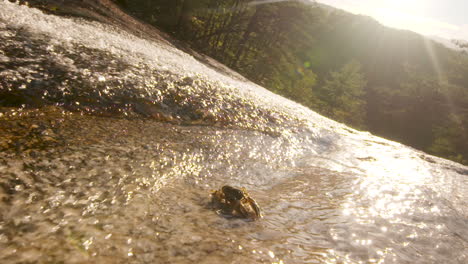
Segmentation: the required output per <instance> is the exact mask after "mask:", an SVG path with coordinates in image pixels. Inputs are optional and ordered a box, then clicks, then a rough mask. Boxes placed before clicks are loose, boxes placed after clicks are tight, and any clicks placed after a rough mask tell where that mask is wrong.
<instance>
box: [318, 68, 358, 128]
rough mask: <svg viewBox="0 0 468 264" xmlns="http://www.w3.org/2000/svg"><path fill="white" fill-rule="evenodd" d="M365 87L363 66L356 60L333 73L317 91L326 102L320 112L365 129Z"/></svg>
mask: <svg viewBox="0 0 468 264" xmlns="http://www.w3.org/2000/svg"><path fill="white" fill-rule="evenodd" d="M365 86H366V80H365V78H364V75H363V73H362V72H361V64H360V63H359V62H357V61H354V60H353V61H350V62H348V63H346V64H345V65H343V66H342V67H341V69H339V70H338V71H335V72H331V73H330V77H329V78H328V79H327V80H326V81H325V84H324V85H323V86H322V87H321V88H319V89H317V90H316V91H317V92H316V93H317V96H318V97H319V99H320V100H321V101H323V102H325V105H324V106H323V107H322V109H319V111H320V112H323V113H324V114H325V115H327V116H328V117H330V118H333V119H335V120H337V121H339V122H344V123H347V124H349V125H352V126H355V127H358V128H363V127H364V126H365V125H364V124H365V122H364V121H365V120H364V118H365V113H366V112H365V108H366V102H365V101H364V99H363V97H364V93H365V92H364V87H365Z"/></svg>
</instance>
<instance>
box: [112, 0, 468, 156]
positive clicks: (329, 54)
mask: <svg viewBox="0 0 468 264" xmlns="http://www.w3.org/2000/svg"><path fill="white" fill-rule="evenodd" d="M119 2H120V4H122V5H125V8H126V9H127V10H128V11H129V12H131V13H132V14H134V15H136V16H137V17H139V18H141V19H143V20H145V21H147V22H149V23H151V24H153V25H156V26H157V27H159V28H161V29H163V30H165V31H166V32H169V33H170V34H172V35H173V36H175V37H176V38H178V39H180V40H183V41H185V42H186V43H188V45H190V46H191V47H192V48H194V49H195V50H198V51H200V52H203V53H205V54H208V55H210V56H212V57H214V58H216V59H217V60H219V61H220V62H222V63H224V64H226V65H228V66H230V67H231V68H233V69H234V70H236V71H238V72H240V73H241V74H243V75H244V76H246V77H247V78H249V79H251V80H252V81H254V82H256V83H258V84H261V85H263V86H265V87H266V88H268V89H270V90H272V91H274V92H276V93H279V94H281V95H283V96H285V97H288V98H290V99H292V100H295V101H297V102H299V103H301V104H303V105H305V106H308V107H310V108H312V109H314V110H316V111H318V112H319V113H321V114H323V115H325V116H328V117H330V118H333V119H335V120H338V121H341V122H344V123H346V124H348V125H350V126H353V127H355V128H358V129H367V130H369V131H371V132H372V133H374V134H377V135H380V136H383V137H386V138H389V139H392V140H397V141H400V142H402V143H405V144H407V145H410V146H413V147H415V148H418V149H421V150H423V151H426V152H428V153H431V154H434V155H438V156H442V157H445V158H449V159H452V160H455V161H457V162H461V163H464V164H468V132H467V131H468V55H467V53H466V52H462V51H455V50H450V49H448V48H445V47H444V46H442V45H440V44H437V43H435V42H433V41H431V40H428V39H425V38H424V37H422V36H420V35H417V34H415V33H412V32H408V31H401V30H395V29H390V28H386V27H384V26H382V25H380V24H379V23H377V22H376V21H374V20H373V19H371V18H368V17H363V16H356V15H352V14H349V13H346V12H343V11H339V10H335V9H332V8H328V7H326V6H322V5H318V4H314V3H312V2H310V1H279V2H275V1H266V2H265V1H250V0H152V1H151V0H133V1H125V0H119ZM262 2H263V3H262Z"/></svg>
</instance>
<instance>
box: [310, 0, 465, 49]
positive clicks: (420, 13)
mask: <svg viewBox="0 0 468 264" xmlns="http://www.w3.org/2000/svg"><path fill="white" fill-rule="evenodd" d="M317 2H321V3H324V4H328V5H330V6H334V7H337V8H341V9H344V10H346V11H350V12H352V13H356V14H363V15H368V16H371V17H373V18H375V19H376V20H378V21H379V22H380V23H382V24H384V25H387V26H390V27H394V28H400V29H408V30H411V31H414V32H417V33H421V34H423V35H427V36H438V37H442V38H446V39H465V40H468V0H317Z"/></svg>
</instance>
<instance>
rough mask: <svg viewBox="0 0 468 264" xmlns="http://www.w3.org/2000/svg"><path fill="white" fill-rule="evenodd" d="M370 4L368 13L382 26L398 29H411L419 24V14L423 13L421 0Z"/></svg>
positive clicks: (381, 1) (399, 0)
mask: <svg viewBox="0 0 468 264" xmlns="http://www.w3.org/2000/svg"><path fill="white" fill-rule="evenodd" d="M369 4H370V9H371V10H370V13H371V14H372V16H373V17H375V18H376V19H377V20H379V21H380V22H381V23H382V24H384V25H386V26H390V27H394V28H400V29H412V28H413V27H414V26H415V25H418V24H421V23H422V22H423V21H422V17H421V12H423V11H424V7H425V5H424V1H422V0H374V1H372V2H370V3H369Z"/></svg>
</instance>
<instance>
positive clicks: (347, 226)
mask: <svg viewBox="0 0 468 264" xmlns="http://www.w3.org/2000/svg"><path fill="white" fill-rule="evenodd" d="M0 85H1V86H0V133H1V137H0V150H1V152H0V262H1V263H90V262H92V263H189V262H196V263H226V262H227V263H466V262H467V261H468V204H467V202H466V201H467V199H468V180H467V179H468V168H467V167H464V166H462V165H459V164H456V163H453V162H450V161H446V160H443V159H439V158H436V157H432V156H429V155H427V154H425V153H422V152H419V151H416V150H414V149H411V148H409V147H406V146H403V145H401V144H398V143H395V142H391V141H388V140H384V139H381V138H378V137H375V136H373V135H371V134H369V133H364V132H358V131H355V130H353V129H349V128H347V127H345V126H343V125H341V124H338V123H336V122H333V121H331V120H328V119H326V118H324V117H321V116H319V115H317V114H316V113H314V112H312V111H310V110H308V109H306V108H304V107H302V106H300V105H297V104H295V103H293V102H290V101H288V100H286V99H283V98H281V97H279V96H276V95H273V94H271V93H269V92H268V91H266V90H265V89H263V88H261V87H258V86H256V85H254V84H252V83H249V82H247V81H245V80H242V79H241V78H238V77H235V76H234V75H233V74H232V75H230V74H226V73H224V74H223V73H219V72H216V71H215V70H213V69H211V68H210V67H207V66H205V65H204V64H201V63H199V62H198V61H196V60H195V59H194V58H193V57H191V56H190V55H188V54H185V53H183V52H181V51H179V50H177V49H175V48H174V47H172V46H170V45H168V44H164V43H162V42H158V41H152V40H148V39H141V38H138V37H135V36H134V35H132V34H130V33H127V32H125V31H123V30H121V29H119V28H117V27H115V26H110V25H103V24H100V23H97V22H90V21H85V20H82V19H76V18H63V17H57V16H53V15H46V14H43V13H42V12H41V11H39V10H36V9H33V8H28V7H26V6H18V5H16V4H12V3H9V2H7V1H4V2H0ZM224 184H230V185H233V186H244V187H246V188H247V189H248V190H249V193H250V194H251V195H252V197H253V198H255V199H256V200H257V202H258V204H259V205H260V206H261V208H262V210H263V214H264V218H263V219H261V220H260V221H255V222H247V221H243V220H240V219H225V218H222V217H220V216H219V215H217V214H216V213H215V212H214V211H213V210H211V208H210V206H209V200H210V197H209V193H210V191H211V190H213V189H217V188H219V187H221V186H222V185H224Z"/></svg>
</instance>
